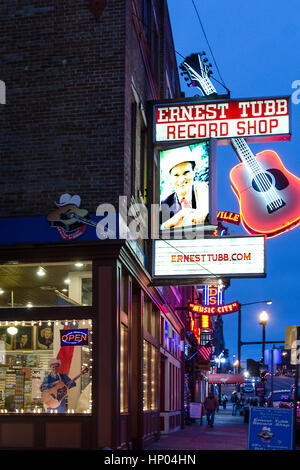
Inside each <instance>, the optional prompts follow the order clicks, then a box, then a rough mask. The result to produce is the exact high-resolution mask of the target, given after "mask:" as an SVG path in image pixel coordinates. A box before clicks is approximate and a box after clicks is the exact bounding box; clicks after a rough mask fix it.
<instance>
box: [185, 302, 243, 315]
mask: <svg viewBox="0 0 300 470" xmlns="http://www.w3.org/2000/svg"><path fill="white" fill-rule="evenodd" d="M188 308H189V310H190V312H193V313H204V314H206V315H224V314H226V313H233V312H237V311H238V310H239V309H240V304H239V303H238V302H232V303H230V304H226V305H219V306H213V307H209V306H206V305H200V304H198V305H197V304H192V303H189V305H188Z"/></svg>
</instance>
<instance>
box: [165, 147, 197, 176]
mask: <svg viewBox="0 0 300 470" xmlns="http://www.w3.org/2000/svg"><path fill="white" fill-rule="evenodd" d="M197 158H199V155H196V154H195V153H194V154H193V151H192V150H191V149H190V147H188V146H187V147H181V148H175V149H169V150H165V151H164V152H162V157H161V159H160V165H161V169H162V170H163V172H164V173H165V174H168V173H169V172H170V171H171V169H172V168H173V167H174V166H176V165H179V164H180V163H184V162H195V161H196V159H197Z"/></svg>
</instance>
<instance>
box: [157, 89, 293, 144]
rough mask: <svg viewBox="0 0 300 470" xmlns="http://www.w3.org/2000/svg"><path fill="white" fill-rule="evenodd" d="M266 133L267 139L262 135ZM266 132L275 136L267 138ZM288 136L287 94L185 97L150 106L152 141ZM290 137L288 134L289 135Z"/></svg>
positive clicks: (279, 137)
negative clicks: (204, 98)
mask: <svg viewBox="0 0 300 470" xmlns="http://www.w3.org/2000/svg"><path fill="white" fill-rule="evenodd" d="M266 136H269V138H268V139H266V138H264V137H266ZM270 136H274V137H276V139H270ZM283 136H290V122H289V98H288V97H276V98H257V99H253V98H251V99H238V100H227V101H217V102H214V101H205V102H203V101H201V102H195V101H194V100H193V101H189V102H184V103H176V104H173V103H172V104H171V105H170V104H158V105H156V106H155V107H154V141H155V142H172V141H183V140H193V139H206V138H209V137H213V138H216V139H225V140H226V139H230V138H232V137H257V138H259V140H265V141H266V140H269V141H270V140H280V139H282V137H283ZM289 138H290V137H288V139H289Z"/></svg>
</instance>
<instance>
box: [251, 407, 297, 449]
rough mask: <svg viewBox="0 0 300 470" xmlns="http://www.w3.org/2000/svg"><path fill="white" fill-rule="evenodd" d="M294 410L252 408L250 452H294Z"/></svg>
mask: <svg viewBox="0 0 300 470" xmlns="http://www.w3.org/2000/svg"><path fill="white" fill-rule="evenodd" d="M292 448H293V410H287V409H283V408H265V407H262V408H256V407H251V408H250V417H249V430H248V450H292Z"/></svg>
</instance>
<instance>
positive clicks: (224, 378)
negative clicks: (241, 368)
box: [208, 374, 245, 384]
mask: <svg viewBox="0 0 300 470" xmlns="http://www.w3.org/2000/svg"><path fill="white" fill-rule="evenodd" d="M244 382H245V378H244V376H243V374H208V383H210V384H242V383H244Z"/></svg>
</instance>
